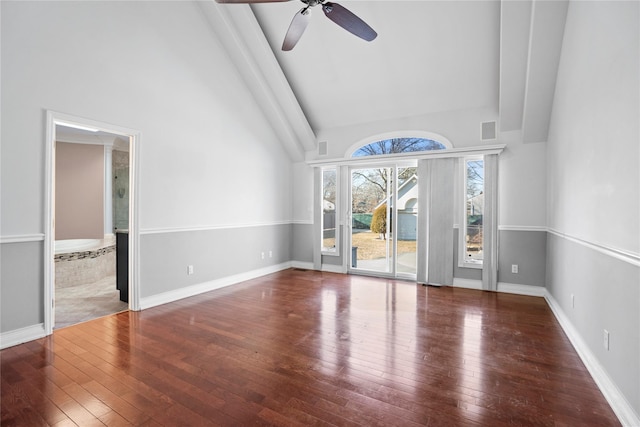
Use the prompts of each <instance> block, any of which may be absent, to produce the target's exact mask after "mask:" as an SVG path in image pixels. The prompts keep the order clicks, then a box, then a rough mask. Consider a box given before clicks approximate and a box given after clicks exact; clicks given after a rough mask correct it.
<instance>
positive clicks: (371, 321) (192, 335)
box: [0, 269, 619, 426]
mask: <svg viewBox="0 0 640 427" xmlns="http://www.w3.org/2000/svg"><path fill="white" fill-rule="evenodd" d="M0 357H1V363H2V364H1V369H2V370H1V376H2V383H1V393H2V407H1V411H2V425H3V426H5V425H6V426H10V425H20V426H38V425H55V426H67V425H79V426H92V425H113V426H119V425H131V424H132V425H142V426H158V425H166V426H178V425H185V426H197V425H220V426H236V425H237V426H247V425H277V426H295V425H338V426H343V425H344V426H347V425H363V426H418V425H420V426H424V425H428V426H507V425H508V426H513V425H522V426H529V425H536V426H537V425H540V426H588V425H594V426H608V425H619V422H618V421H617V419H616V417H615V415H614V413H613V412H612V410H611V408H610V407H609V406H608V404H607V402H606V401H605V399H604V398H603V396H602V394H601V393H600V391H599V390H598V389H597V387H596V385H595V383H594V382H593V380H592V379H591V377H590V376H589V373H588V372H587V370H586V369H585V367H584V365H583V364H582V362H581V361H580V359H579V358H578V356H577V354H576V352H575V351H574V349H573V347H572V346H571V344H570V342H569V340H568V339H567V338H566V336H565V335H564V333H563V332H562V330H561V328H560V326H559V324H558V323H557V321H556V320H555V318H554V317H553V314H552V313H551V310H550V309H549V308H548V306H547V304H546V302H545V301H544V299H542V298H536V297H526V296H517V295H508V294H498V293H491V292H481V291H474V290H466V289H459V288H432V287H422V286H419V285H416V284H415V283H410V282H403V281H393V280H385V279H375V278H369V277H362V276H347V275H339V274H332V273H320V272H312V271H301V270H293V269H292V270H286V271H283V272H280V273H276V274H272V275H269V276H265V277H262V278H259V279H255V280H251V281H248V282H245V283H242V284H239V285H235V286H232V287H229V288H225V289H221V290H218V291H214V292H210V293H207V294H203V295H200V296H197V297H193V298H188V299H184V300H181V301H178V302H175V303H171V304H166V305H163V306H159V307H155V308H151V309H148V310H145V311H142V312H123V313H119V314H115V315H112V316H108V317H104V318H100V319H97V320H93V321H90V322H86V323H83V324H80V325H76V326H71V327H68V328H64V329H60V330H57V331H55V332H54V334H53V335H52V336H50V337H47V338H44V339H40V340H37V341H32V342H29V343H26V344H22V345H19V346H15V347H11V348H8V349H5V350H3V351H2V352H1V353H0Z"/></svg>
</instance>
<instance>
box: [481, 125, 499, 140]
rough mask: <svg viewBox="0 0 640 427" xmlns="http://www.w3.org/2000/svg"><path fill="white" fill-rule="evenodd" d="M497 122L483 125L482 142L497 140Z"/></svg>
mask: <svg viewBox="0 0 640 427" xmlns="http://www.w3.org/2000/svg"><path fill="white" fill-rule="evenodd" d="M496 128H497V126H496V122H495V121H493V122H483V123H482V140H483V141H489V140H492V139H496V138H497V136H498V135H497V131H496Z"/></svg>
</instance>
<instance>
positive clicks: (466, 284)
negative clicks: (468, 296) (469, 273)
mask: <svg viewBox="0 0 640 427" xmlns="http://www.w3.org/2000/svg"><path fill="white" fill-rule="evenodd" d="M453 287H454V288H465V289H476V290H479V291H481V290H482V280H475V279H461V278H459V277H454V278H453Z"/></svg>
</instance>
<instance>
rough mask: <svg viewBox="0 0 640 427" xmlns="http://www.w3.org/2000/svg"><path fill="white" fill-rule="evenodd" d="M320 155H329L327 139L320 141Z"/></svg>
mask: <svg viewBox="0 0 640 427" xmlns="http://www.w3.org/2000/svg"><path fill="white" fill-rule="evenodd" d="M318 155H319V156H326V155H327V141H320V142H318Z"/></svg>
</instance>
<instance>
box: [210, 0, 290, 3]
mask: <svg viewBox="0 0 640 427" xmlns="http://www.w3.org/2000/svg"><path fill="white" fill-rule="evenodd" d="M285 1H291V0H216V3H278V2H285Z"/></svg>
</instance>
